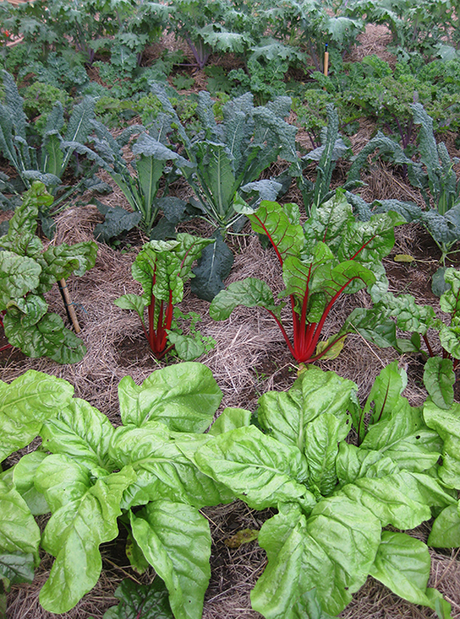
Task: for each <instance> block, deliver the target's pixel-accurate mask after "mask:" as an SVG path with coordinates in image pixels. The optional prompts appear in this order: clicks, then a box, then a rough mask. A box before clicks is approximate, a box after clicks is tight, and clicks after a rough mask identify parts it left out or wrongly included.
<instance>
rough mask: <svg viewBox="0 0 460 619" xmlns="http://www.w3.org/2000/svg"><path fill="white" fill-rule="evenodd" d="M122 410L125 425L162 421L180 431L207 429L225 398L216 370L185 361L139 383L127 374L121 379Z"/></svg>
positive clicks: (120, 396)
mask: <svg viewBox="0 0 460 619" xmlns="http://www.w3.org/2000/svg"><path fill="white" fill-rule="evenodd" d="M118 395H119V400H120V414H121V418H122V421H123V423H124V424H125V425H127V424H134V425H135V426H138V427H140V426H142V425H143V424H146V423H148V422H149V421H151V420H153V421H162V422H163V423H164V424H166V425H167V426H168V427H169V428H170V429H171V430H175V431H178V432H198V433H200V432H204V430H206V428H207V427H208V426H209V425H210V423H211V421H212V418H213V416H214V413H215V412H216V410H217V408H218V406H219V404H220V401H221V399H222V392H221V390H220V389H219V387H218V385H217V383H216V381H215V379H214V377H213V375H212V372H211V370H210V369H209V368H207V367H206V366H204V365H202V364H201V363H193V362H184V363H179V364H177V365H172V366H169V367H166V368H161V369H160V370H156V371H155V372H153V373H152V374H151V375H150V376H149V377H148V378H146V379H145V380H144V382H143V383H142V385H141V386H137V385H136V384H135V383H134V381H133V380H132V378H130V377H129V376H125V377H124V378H123V379H122V380H121V381H120V383H119V386H118Z"/></svg>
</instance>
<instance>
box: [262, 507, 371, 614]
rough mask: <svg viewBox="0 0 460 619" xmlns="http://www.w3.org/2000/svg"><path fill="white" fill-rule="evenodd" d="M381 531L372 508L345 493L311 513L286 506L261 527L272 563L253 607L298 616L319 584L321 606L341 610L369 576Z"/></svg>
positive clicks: (264, 612) (317, 592)
mask: <svg viewBox="0 0 460 619" xmlns="http://www.w3.org/2000/svg"><path fill="white" fill-rule="evenodd" d="M380 532H381V528H380V523H379V521H378V520H377V519H376V518H375V517H374V515H373V514H372V512H371V511H370V510H368V509H366V508H365V507H363V506H361V505H357V504H356V503H354V501H350V500H348V499H347V498H345V497H329V498H327V499H323V500H322V501H320V502H319V503H318V505H317V506H316V507H315V508H314V509H313V512H312V513H311V515H310V517H309V518H306V517H305V516H304V515H303V514H302V513H301V512H300V510H298V509H296V508H294V507H290V508H288V509H286V510H282V511H281V512H280V513H279V514H278V515H276V516H275V517H274V518H272V519H270V520H268V521H267V522H266V523H265V524H264V525H263V527H262V529H261V531H260V533H259V544H260V545H261V546H262V548H264V549H265V550H266V552H267V555H268V565H267V567H266V569H265V572H264V573H263V575H262V576H261V578H259V580H258V582H257V584H256V586H255V587H254V589H253V591H252V593H251V601H252V606H253V608H254V609H255V610H257V611H259V612H261V613H262V614H263V615H264V617H266V618H267V619H297V618H298V617H303V616H305V611H306V609H307V608H308V596H307V595H306V594H307V593H308V592H309V591H311V590H312V589H313V588H315V587H316V595H317V598H318V600H319V603H320V605H321V608H322V609H323V611H325V612H326V613H329V614H330V615H333V616H335V615H337V614H338V613H339V612H341V611H342V610H343V609H344V608H345V607H346V606H347V605H348V603H349V602H350V601H351V594H352V593H354V592H356V591H358V589H360V587H361V586H362V585H363V584H364V582H365V581H366V578H367V575H368V573H369V569H370V567H371V565H372V563H373V561H374V558H375V554H376V552H377V549H378V546H379V543H380Z"/></svg>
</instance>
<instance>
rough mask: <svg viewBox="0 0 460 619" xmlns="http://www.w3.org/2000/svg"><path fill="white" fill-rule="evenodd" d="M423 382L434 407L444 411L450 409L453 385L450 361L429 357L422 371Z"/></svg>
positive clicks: (453, 378) (453, 376)
mask: <svg viewBox="0 0 460 619" xmlns="http://www.w3.org/2000/svg"><path fill="white" fill-rule="evenodd" d="M423 382H424V384H425V387H426V390H427V391H428V393H429V394H430V396H431V398H432V400H433V402H434V403H435V404H436V406H439V408H444V409H448V408H450V407H451V405H452V403H453V401H454V388H453V385H454V383H455V372H454V370H453V369H452V360H451V359H441V358H440V357H429V359H427V361H426V363H425V369H424V371H423Z"/></svg>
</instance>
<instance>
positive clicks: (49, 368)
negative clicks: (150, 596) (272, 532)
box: [0, 26, 460, 619]
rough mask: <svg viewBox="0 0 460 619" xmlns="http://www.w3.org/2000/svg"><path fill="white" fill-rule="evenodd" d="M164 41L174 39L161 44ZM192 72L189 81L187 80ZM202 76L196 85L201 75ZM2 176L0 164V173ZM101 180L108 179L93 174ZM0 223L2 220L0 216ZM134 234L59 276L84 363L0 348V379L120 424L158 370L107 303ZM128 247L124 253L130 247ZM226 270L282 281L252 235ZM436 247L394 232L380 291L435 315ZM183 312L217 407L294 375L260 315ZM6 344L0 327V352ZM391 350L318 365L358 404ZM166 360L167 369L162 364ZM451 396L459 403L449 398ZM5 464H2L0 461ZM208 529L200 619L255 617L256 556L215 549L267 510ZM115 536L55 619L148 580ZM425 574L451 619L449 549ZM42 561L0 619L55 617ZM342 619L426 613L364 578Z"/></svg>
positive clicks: (76, 237) (412, 365) (53, 300)
mask: <svg viewBox="0 0 460 619" xmlns="http://www.w3.org/2000/svg"><path fill="white" fill-rule="evenodd" d="M388 37H389V35H388V32H385V31H384V29H382V27H380V26H376V27H369V28H368V30H367V33H366V35H364V36H361V37H360V42H361V46H360V47H357V48H356V49H355V50H354V51H353V53H352V55H351V56H350V59H352V60H358V59H360V58H362V57H363V56H364V55H366V54H370V53H378V54H379V55H380V56H381V57H384V58H385V59H389V55H388V52H387V51H386V45H387V43H388ZM167 44H168V45H170V46H173V45H174V44H175V42H174V41H172V40H168V42H167ZM159 53H160V50H159V49H158V48H156V49H152V50H149V51H148V53H147V54H146V58H145V59H144V61H145V63H149V62H151V61H152V60H153V59H154V58H155V57H156V56H155V54H157V55H158V54H159ZM199 77H200V76H198V75H197V81H199V79H198V78H199ZM200 79H201V78H200ZM372 131H373V127H372V126H371V125H370V123H368V122H367V121H364V122H363V123H361V126H360V130H359V132H358V134H357V135H356V136H353V137H352V142H353V145H354V147H355V148H358V146H359V144H360V143H361V142H362V141H364V140H366V139H368V138H369V135H370V134H371V132H372ZM2 169H3V168H2ZM343 176H344V171H342V170H340V168H338V169H337V171H336V174H335V178H334V180H335V182H336V183H337V184H340V182H341V179H342V178H343ZM101 178H103V179H104V180H106V181H107V182H109V181H110V179H109V178H108V177H107V175H104V173H101ZM365 180H366V182H367V183H368V185H367V187H366V188H364V190H363V195H364V197H365V198H366V199H368V200H372V199H375V198H379V197H382V196H385V197H386V198H390V197H395V198H396V197H399V198H400V199H411V200H414V201H416V202H417V201H419V200H420V196H419V195H417V194H415V193H414V191H413V190H412V189H411V188H410V187H409V186H408V185H407V184H406V183H405V182H404V179H401V178H399V177H398V175H397V174H395V173H394V172H393V171H392V170H391V169H390V168H389V167H386V166H385V165H383V164H382V166H380V167H379V168H375V169H372V170H370V171H369V173H368V175H367V177H366V179H365ZM187 191H188V190H187V189H185V188H184V187H180V186H178V187H177V195H179V196H180V197H183V196H184V192H187ZM286 198H287V199H288V200H293V201H295V200H297V201H298V200H299V195H298V192H296V191H295V190H291V191H290V193H289V194H288V196H286ZM103 201H105V202H106V203H107V204H111V205H116V206H125V207H128V205H127V203H126V200H125V199H124V197H123V195H122V194H121V192H119V191H117V190H116V188H115V191H114V193H113V194H111V195H110V196H107V197H105V198H103ZM0 216H2V213H0ZM98 221H100V215H99V213H98V211H97V209H96V208H95V207H94V206H91V205H88V206H86V207H81V208H79V209H70V210H68V211H66V212H65V213H64V214H63V215H62V216H61V217H60V218H59V221H58V232H57V237H56V238H57V242H59V243H61V242H64V241H65V242H67V243H75V242H79V241H82V240H88V239H91V238H92V231H93V229H94V226H95V224H96V223H97V222H98ZM187 229H188V230H192V229H193V231H194V232H195V233H199V234H203V235H204V234H206V233H207V232H208V230H207V229H206V226H204V227H203V224H201V223H198V224H195V223H193V222H192V223H191V224H189V225H188V228H187ZM144 240H145V239H144V238H143V237H142V235H141V234H139V233H132V236H131V237H130V240H129V242H128V243H126V245H125V248H126V249H128V251H127V252H125V253H121V252H117V251H114V250H113V249H111V248H109V247H107V246H104V245H99V252H98V258H97V262H96V266H95V267H94V269H92V270H91V271H90V272H88V273H86V274H85V275H84V276H83V277H81V278H74V277H71V278H69V282H68V286H69V288H70V292H71V296H72V300H73V301H74V302H75V304H76V308H77V314H78V318H79V321H80V323H81V326H82V332H81V335H80V337H81V338H82V340H83V341H84V342H85V344H86V346H87V348H88V353H87V355H86V357H85V358H84V359H83V361H82V362H81V363H79V364H75V365H73V366H58V365H57V364H55V363H54V362H52V361H50V360H48V359H29V358H27V357H25V356H24V355H23V354H22V353H21V352H20V351H18V350H15V349H13V350H6V351H3V352H1V353H0V378H1V380H3V381H6V382H10V381H11V380H13V379H14V378H16V377H17V376H19V375H21V374H22V373H23V372H24V371H26V370H27V369H31V368H32V369H35V370H39V371H44V372H47V373H49V374H53V375H56V376H59V377H61V378H65V379H67V380H68V381H69V382H71V383H72V384H73V385H74V386H75V395H76V396H78V397H81V398H84V399H86V400H88V401H89V402H90V403H91V404H92V405H93V406H96V407H97V408H99V410H101V411H102V412H104V413H105V414H107V416H108V417H109V418H110V419H111V421H112V422H113V423H119V411H118V398H117V385H118V382H119V381H120V380H121V378H123V377H124V376H125V375H131V376H132V377H133V379H134V380H135V382H136V383H137V384H140V383H141V382H142V381H143V380H144V379H145V378H146V377H147V376H149V375H150V373H151V372H152V371H154V370H155V369H157V368H159V367H162V366H163V365H164V363H163V362H161V363H160V362H158V361H157V360H156V359H155V358H154V356H153V354H152V353H151V351H150V349H149V347H148V345H147V342H146V341H145V339H144V338H143V335H142V331H141V327H140V324H139V320H138V317H137V316H134V315H131V314H130V313H128V312H124V311H123V310H120V309H119V308H117V307H116V306H115V305H114V304H113V301H114V299H116V298H117V297H119V296H121V295H122V294H125V293H127V292H135V293H138V292H139V286H138V284H137V283H136V282H134V281H133V279H132V277H131V273H130V268H131V264H132V262H133V260H134V257H135V255H136V251H137V250H138V248H139V247H140V246H141V244H142V242H143V241H144ZM130 245H132V246H133V248H134V250H135V251H134V252H132V251H129V248H130V247H129V246H130ZM231 247H232V251H233V252H234V256H235V264H234V268H233V271H232V274H231V276H230V277H229V279H228V282H227V283H230V282H232V281H236V280H240V279H243V278H244V277H249V276H253V277H260V278H262V279H265V280H267V281H270V282H278V284H275V287H276V285H277V286H278V290H279V289H280V288H281V286H282V282H281V280H280V278H279V275H280V274H279V270H278V266H277V264H276V262H275V261H274V260H273V259H272V256H271V255H270V252H269V250H264V249H262V248H261V246H260V244H259V242H258V240H257V238H255V237H254V236H251V235H249V234H248V235H247V236H241V237H234V238H233V239H232V241H231ZM396 254H409V255H411V256H413V257H414V258H415V259H416V260H415V261H414V262H412V263H410V264H408V263H398V262H395V261H394V256H395V255H396ZM438 259H439V250H438V249H437V247H436V246H435V244H434V243H433V241H432V240H431V238H430V237H429V235H428V234H427V233H425V232H424V231H423V230H422V229H420V228H419V227H417V226H414V225H410V226H404V227H401V228H400V229H398V230H397V242H396V246H395V248H394V251H393V252H392V254H391V256H390V257H389V258H388V259H387V260H386V262H385V266H386V269H387V272H388V276H389V279H390V283H391V287H392V288H393V289H394V290H395V291H399V292H401V291H404V292H408V293H411V294H413V295H415V296H416V298H417V301H418V302H419V303H429V304H432V305H433V307H435V308H436V310H437V311H439V309H438V300H437V299H436V297H434V295H433V294H432V293H431V289H430V279H431V276H432V274H433V272H434V271H435V270H436V269H437V267H438V262H437V261H438ZM47 301H48V303H49V305H50V310H51V311H55V312H57V313H59V314H60V315H61V316H62V317H63V319H65V313H64V312H63V307H62V301H61V299H60V296H59V293H58V291H57V290H55V289H53V290H52V291H51V292H50V293H49V295H48V296H47ZM366 303H367V299H366V295H365V294H364V293H362V294H358V295H355V296H354V297H353V298H352V297H350V298H344V299H343V301H341V302H340V303H338V304H337V307H336V309H335V311H334V313H333V315H332V316H331V317H330V321H329V322H328V324H327V325H326V330H325V336H326V337H327V336H328V335H329V334H332V333H335V332H337V330H338V329H339V328H340V326H341V324H342V323H343V320H344V317H345V316H346V315H347V314H348V313H349V312H350V311H351V310H352V309H353V307H355V306H356V305H363V304H366ZM181 308H182V309H183V311H196V312H198V313H200V315H201V316H202V317H203V322H202V325H201V328H200V330H201V331H202V332H203V334H205V335H210V336H212V337H214V339H215V340H216V348H215V349H214V350H213V351H212V352H211V353H210V354H208V355H207V356H206V357H203V358H202V359H199V361H202V362H203V363H205V364H206V365H208V367H210V369H211V370H212V371H213V374H214V376H215V378H216V380H217V382H218V384H219V386H220V388H221V389H222V392H223V394H224V397H223V403H222V407H224V406H235V407H239V406H241V407H244V408H248V409H250V410H252V411H254V410H255V409H256V406H257V399H258V398H259V397H260V395H261V394H263V393H265V392H266V391H268V390H273V389H276V390H286V389H289V388H290V387H291V386H292V384H293V382H294V380H295V378H296V373H297V368H296V366H295V364H294V362H293V359H292V358H291V356H290V355H289V352H288V351H287V348H286V345H285V343H284V340H283V339H282V336H281V334H280V333H279V331H278V329H277V327H276V325H275V323H274V322H273V320H272V319H271V318H270V317H269V316H266V315H265V314H264V313H263V312H262V311H261V310H260V311H259V310H249V309H244V308H239V309H237V310H236V311H235V312H234V313H233V314H232V316H231V318H230V319H229V320H228V321H225V322H223V323H216V322H214V321H212V320H211V319H210V318H209V315H208V312H207V309H208V303H206V302H204V301H201V300H199V299H196V298H194V297H192V296H191V294H190V293H189V291H187V293H186V295H185V299H184V301H183V303H182V307H181ZM4 343H5V339H4V337H3V332H2V330H1V329H0V348H1V347H2V345H3V344H4ZM397 358H398V357H397V355H396V353H395V352H394V351H392V350H389V349H386V350H381V349H378V348H376V347H374V346H372V345H370V344H369V343H367V342H366V341H364V340H363V339H362V338H361V337H359V336H357V335H351V336H349V337H348V338H347V340H346V344H345V347H344V350H343V351H342V353H341V354H340V356H339V357H338V358H337V359H335V360H333V361H326V362H322V363H321V364H320V366H321V367H322V368H323V369H328V370H334V371H336V372H337V373H338V374H340V375H341V376H343V377H345V378H350V379H352V380H354V381H355V382H357V383H358V387H359V389H360V395H361V397H363V398H364V397H366V395H367V394H368V392H369V390H370V388H371V385H372V383H373V381H374V379H375V376H376V375H377V374H378V373H379V372H380V370H381V369H382V368H383V367H384V366H385V365H386V364H387V363H388V362H390V361H392V360H394V359H397ZM172 362H175V361H174V360H172ZM401 363H403V364H405V366H406V367H407V371H408V375H409V387H408V389H407V390H406V394H405V395H406V396H407V397H408V398H409V400H410V402H411V403H412V404H413V405H419V404H421V403H422V402H423V400H424V399H425V398H426V392H425V390H424V388H423V383H422V380H421V377H422V372H423V366H422V363H421V360H420V359H419V358H417V357H413V356H406V357H404V358H403V359H401ZM459 401H460V399H459ZM9 464H10V465H11V464H12V462H10V463H9ZM203 513H204V514H205V516H206V517H207V519H208V520H209V523H210V527H211V532H212V538H213V546H212V557H211V566H212V578H211V582H210V585H209V589H208V592H207V594H206V600H205V607H204V613H203V617H204V619H240V618H243V617H244V618H250V619H257V618H260V617H261V615H259V614H258V613H256V612H255V611H253V610H252V609H251V605H250V599H249V593H250V591H251V589H252V587H253V586H254V583H255V582H256V581H257V579H258V577H259V576H260V574H261V573H262V572H263V570H264V568H265V565H266V558H265V553H264V552H263V551H262V550H261V549H260V548H259V547H258V545H257V542H255V541H253V542H250V543H248V544H244V545H241V546H240V547H239V548H236V549H232V548H229V547H228V546H227V545H226V544H225V540H227V539H228V538H229V537H230V536H231V535H233V534H234V533H235V532H236V531H238V530H240V529H245V528H252V529H260V527H261V525H262V524H263V522H264V520H265V519H266V518H268V517H269V513H268V512H257V511H254V510H251V509H249V508H248V507H247V506H246V505H244V504H243V503H241V502H235V503H234V504H232V505H230V506H219V507H216V508H209V509H206V510H203ZM416 534H417V536H419V535H420V536H422V537H423V536H424V538H425V539H426V528H425V529H424V527H423V526H422V527H420V531H417V532H416ZM122 541H123V540H120V541H117V542H113V543H111V544H106V545H104V546H103V547H102V549H101V550H102V554H103V561H104V570H103V576H102V577H101V579H100V581H99V583H98V585H97V586H96V588H95V589H94V590H93V591H91V592H90V593H89V594H88V595H86V596H85V597H84V598H83V600H82V601H81V602H80V603H79V604H78V605H77V607H76V608H75V609H73V610H72V611H71V612H69V613H67V614H66V615H64V617H65V619H89V618H90V617H94V618H95V619H100V618H102V616H103V614H104V611H105V610H106V609H107V608H108V607H109V606H111V605H113V604H114V603H116V600H115V598H114V597H113V592H114V590H115V588H116V587H117V585H118V584H119V582H120V581H121V580H122V579H123V578H125V577H129V578H132V579H137V580H140V582H143V583H148V582H151V580H152V579H153V577H154V574H153V572H152V571H148V572H147V573H146V574H145V575H144V576H143V577H142V578H140V579H139V576H138V575H136V574H135V573H134V572H133V570H132V569H131V568H130V567H129V561H128V560H127V558H126V557H125V555H124V547H123V545H122V543H121V542H122ZM432 562H433V567H432V576H431V582H430V586H438V587H439V589H440V590H441V591H442V592H443V594H444V595H445V596H446V598H447V599H448V600H449V601H450V602H451V603H452V606H453V617H455V618H456V619H458V618H460V586H459V584H460V562H459V561H458V560H457V556H456V554H454V553H450V551H449V552H447V553H446V554H441V553H435V552H432ZM51 564H52V561H51V559H50V557H49V556H48V557H44V558H43V561H42V564H41V566H40V568H39V569H38V570H37V576H36V579H35V581H34V583H32V584H31V585H21V586H15V587H13V588H12V591H11V593H10V595H9V600H8V602H9V609H8V613H7V616H8V619H52V617H53V616H54V615H51V614H50V613H47V612H45V611H43V609H42V608H41V607H40V605H39V602H38V593H39V589H40V587H41V585H42V584H43V582H44V581H45V580H46V578H47V577H48V574H49V570H50V568H51ZM341 616H342V617H344V618H346V619H352V618H356V617H359V618H360V619H396V618H398V619H399V618H402V619H409V618H410V619H431V618H432V617H434V616H435V615H434V613H433V612H432V611H431V610H429V609H427V608H421V607H416V606H414V605H412V604H409V603H408V602H404V601H403V600H401V599H399V598H397V597H396V596H394V595H392V594H391V593H390V592H389V591H388V590H387V589H386V588H385V587H384V586H383V585H381V584H379V583H378V582H377V581H375V580H373V579H372V578H369V579H368V581H367V583H366V585H365V586H364V587H363V588H362V589H361V590H360V591H359V592H358V593H357V594H356V595H355V596H354V600H353V602H352V603H351V604H350V606H349V607H348V608H347V609H346V610H345V611H344V612H343V613H342V614H341Z"/></svg>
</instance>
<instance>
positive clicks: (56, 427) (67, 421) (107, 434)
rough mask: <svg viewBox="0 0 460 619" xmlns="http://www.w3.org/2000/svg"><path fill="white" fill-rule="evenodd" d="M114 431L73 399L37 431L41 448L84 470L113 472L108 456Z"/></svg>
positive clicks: (92, 410)
mask: <svg viewBox="0 0 460 619" xmlns="http://www.w3.org/2000/svg"><path fill="white" fill-rule="evenodd" d="M113 432H114V428H113V426H112V424H111V423H110V421H109V420H108V418H107V416H106V415H103V414H102V413H101V412H99V411H98V410H97V408H94V407H93V406H91V405H90V404H88V402H86V401H85V400H80V399H78V398H74V399H73V400H71V402H70V403H69V404H68V406H67V407H66V408H64V409H63V410H61V411H60V412H59V414H58V415H57V417H55V418H54V419H52V420H49V421H48V422H47V423H45V424H44V425H43V427H42V429H41V431H40V436H41V437H42V440H43V443H42V444H43V448H44V449H46V451H51V453H54V454H64V455H67V456H70V457H71V458H74V459H76V460H77V461H78V463H79V464H82V465H83V466H86V467H87V468H88V469H90V470H91V469H93V468H96V467H102V468H106V469H107V470H108V471H109V472H111V471H112V470H113V469H115V468H116V466H115V465H114V463H113V462H112V460H111V459H110V457H109V455H108V450H109V444H110V440H111V438H112V435H113Z"/></svg>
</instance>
